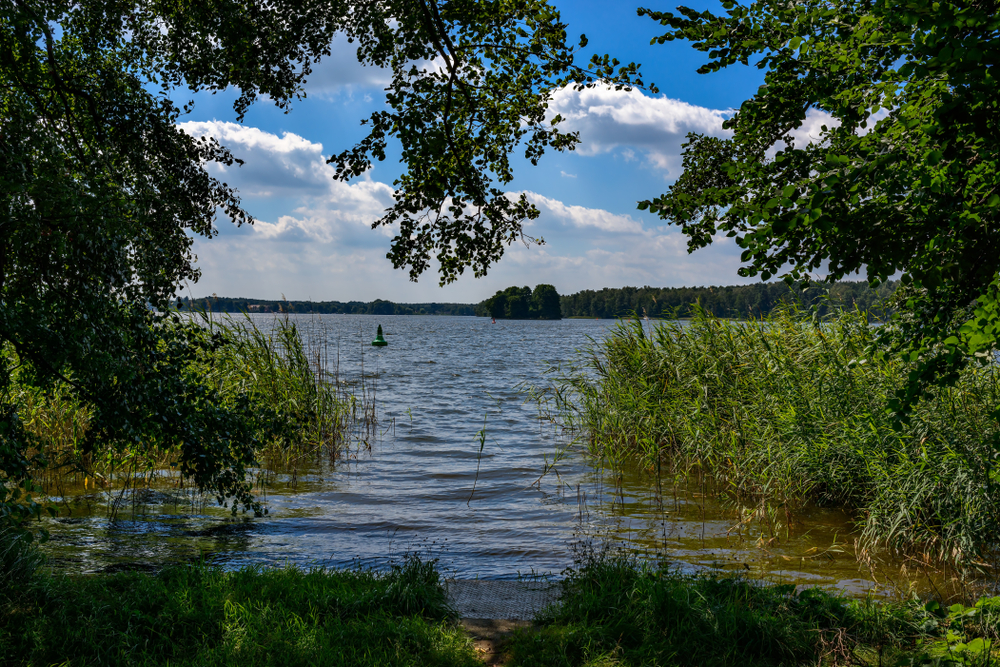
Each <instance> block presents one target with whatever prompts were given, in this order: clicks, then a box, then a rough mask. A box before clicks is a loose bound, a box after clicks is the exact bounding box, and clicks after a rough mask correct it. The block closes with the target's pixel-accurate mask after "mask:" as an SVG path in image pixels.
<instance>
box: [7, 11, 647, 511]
mask: <svg viewBox="0 0 1000 667" xmlns="http://www.w3.org/2000/svg"><path fill="white" fill-rule="evenodd" d="M338 34H341V35H347V37H348V38H350V39H352V40H354V41H355V42H356V43H357V44H358V52H357V54H358V58H359V59H360V60H361V61H362V62H364V63H367V64H371V65H378V66H383V67H388V68H390V69H391V71H392V83H391V85H390V87H389V90H388V93H389V94H388V105H387V108H386V110H384V111H380V112H378V113H376V114H374V115H373V116H372V117H371V118H370V119H368V121H367V124H368V127H369V128H370V134H369V135H368V136H367V137H366V138H365V139H364V140H363V141H362V142H360V143H359V144H358V145H357V146H355V147H354V148H353V149H350V150H348V151H345V152H344V153H341V154H340V155H337V156H334V157H332V158H331V162H332V163H334V164H335V165H336V168H337V174H338V176H339V177H340V178H344V179H347V178H351V177H354V176H357V175H360V174H362V173H363V172H364V171H365V170H366V169H368V167H369V166H370V164H371V161H372V160H381V159H384V157H385V151H386V147H387V142H388V141H390V139H393V140H398V141H399V142H400V144H401V145H402V155H403V175H402V176H401V177H400V178H399V180H398V181H397V182H396V187H397V195H396V202H395V204H394V206H393V207H392V208H391V209H390V210H389V211H387V213H386V215H385V217H383V218H382V219H381V220H379V221H377V222H376V223H375V224H376V225H379V224H398V225H399V230H400V231H399V235H398V236H397V237H396V239H395V240H394V242H393V246H392V252H391V253H390V257H391V258H392V260H393V262H394V264H395V265H396V266H397V267H409V268H410V275H411V277H412V278H413V279H416V277H417V276H419V275H420V274H421V273H423V272H424V271H426V270H427V268H428V267H429V266H430V262H431V261H432V259H434V258H436V259H437V261H438V263H439V265H440V275H441V280H442V282H448V281H451V280H454V279H455V278H456V276H457V275H458V274H460V273H462V272H463V270H464V269H465V268H466V267H470V266H471V267H472V268H473V270H474V271H475V273H476V274H477V275H482V274H484V273H485V272H486V270H487V268H488V267H489V266H490V264H491V263H492V262H495V261H496V260H497V259H499V257H500V256H501V255H502V253H503V249H504V247H505V245H507V244H509V243H512V242H513V241H514V240H517V239H522V240H525V239H527V237H526V236H525V235H524V232H523V227H522V225H523V223H524V221H525V220H528V219H531V218H533V217H536V216H537V215H538V211H537V210H536V209H535V208H534V207H533V206H532V205H530V203H528V202H527V201H526V200H525V199H524V198H523V197H522V198H520V199H517V200H512V199H510V198H508V196H507V195H506V194H505V193H504V191H503V187H502V186H503V185H504V184H506V183H508V182H509V181H510V180H511V178H512V173H511V166H510V163H509V155H510V153H511V152H512V151H514V150H519V149H521V148H523V149H524V151H525V154H526V155H527V157H528V158H529V159H530V160H532V161H536V160H537V159H538V158H539V157H540V156H541V155H542V154H543V153H544V151H545V150H546V149H549V148H554V149H559V150H563V149H568V148H571V147H572V146H573V145H574V144H575V143H576V141H577V138H576V136H575V135H573V134H566V133H562V132H560V131H559V129H558V121H559V120H560V119H559V118H558V117H556V118H548V117H547V116H546V101H547V95H548V91H549V90H551V89H552V88H553V87H556V86H562V85H567V84H572V85H578V86H586V85H593V84H594V83H595V82H596V81H597V80H599V79H607V80H609V81H610V82H611V83H613V84H614V85H619V86H626V85H630V84H632V83H636V84H640V85H641V80H639V79H638V78H637V74H638V71H637V68H636V66H635V65H634V64H630V65H626V66H621V67H619V63H618V62H617V61H615V60H612V59H610V58H608V57H604V58H595V59H594V60H593V61H592V62H591V65H590V66H589V69H588V68H584V67H581V66H579V65H577V64H575V63H574V57H575V55H576V51H577V49H578V48H579V47H582V46H584V45H585V44H586V38H585V37H581V38H580V39H579V42H578V43H579V47H577V46H573V45H572V43H571V42H569V41H567V40H568V36H567V34H566V30H565V25H564V24H563V23H561V21H560V19H559V14H558V13H557V12H556V11H555V10H554V9H552V8H551V7H550V6H549V5H548V4H547V3H546V2H545V1H544V0H452V1H444V0H388V1H387V2H379V3H373V2H330V1H329V0H267V2H263V1H261V0H217V1H213V2H203V1H201V0H171V1H170V2H166V1H163V0H130V1H125V0H0V154H2V160H0V206H2V207H3V222H2V224H0V343H2V344H3V346H4V352H3V354H2V355H0V484H2V487H3V494H2V497H0V509H2V513H3V514H5V515H18V516H21V517H23V516H25V515H26V514H27V513H31V512H32V511H35V510H37V505H34V504H32V503H31V502H30V501H29V500H27V499H26V497H25V495H24V494H25V492H26V491H28V490H30V488H31V487H30V482H29V481H28V473H29V470H30V468H31V466H32V464H33V462H32V460H31V458H30V457H29V452H30V451H31V447H30V445H31V443H30V442H29V441H28V436H27V435H26V433H25V431H24V429H23V427H22V426H21V424H20V422H19V419H18V413H17V404H16V400H15V397H14V393H13V392H14V387H13V386H12V382H13V379H12V378H13V376H12V373H13V372H14V370H15V368H16V369H17V377H18V381H23V382H29V383H32V384H37V385H42V386H45V385H46V384H50V383H53V382H59V383H64V384H65V385H67V386H69V387H71V388H72V390H73V391H74V392H76V393H77V395H78V396H79V397H80V399H81V400H84V401H86V402H87V403H89V404H91V405H92V406H93V407H94V417H93V420H92V428H91V431H90V436H89V441H88V443H87V446H88V447H91V448H93V447H97V446H102V447H109V446H114V447H140V448H141V447H146V446H151V443H158V444H159V445H160V446H174V447H177V448H179V449H180V451H181V452H182V454H183V456H182V467H183V468H184V470H185V472H187V473H188V474H190V475H192V476H193V477H194V478H195V480H196V481H197V482H198V484H199V486H201V487H202V488H204V489H210V490H212V491H214V492H215V493H216V494H217V495H218V497H219V498H220V501H221V500H224V499H225V498H229V497H233V498H236V499H237V500H239V502H240V503H242V504H243V506H244V507H247V506H254V505H253V501H252V498H251V497H250V494H249V487H248V486H247V484H246V481H245V479H244V473H245V471H246V470H247V469H248V468H249V467H250V466H252V465H253V464H254V461H253V452H254V449H255V447H256V445H257V444H258V443H260V442H261V441H262V440H265V439H266V438H268V437H271V436H272V435H273V434H274V433H275V432H276V430H278V431H280V428H281V427H280V425H276V424H273V423H271V422H270V421H269V419H268V415H267V414H266V411H263V410H261V409H260V408H259V407H257V406H255V397H254V396H253V395H250V394H248V395H245V396H242V397H235V398H233V397H230V398H229V399H226V400H223V397H221V396H220V395H218V394H217V393H215V392H213V391H212V390H211V388H210V387H208V386H206V385H205V384H204V382H203V381H202V380H201V379H200V376H199V373H197V372H194V371H193V370H192V369H196V368H197V367H198V365H199V364H202V363H205V360H206V358H207V357H206V355H210V353H211V351H212V350H213V349H215V348H217V347H218V346H219V345H223V344H225V341H222V340H219V339H218V338H217V337H212V336H208V335H207V334H206V333H205V332H204V331H202V330H200V329H198V328H197V327H196V326H195V325H193V324H191V323H186V322H184V321H181V320H178V319H176V318H174V317H170V316H167V315H163V314H158V313H166V312H168V311H169V306H170V302H171V299H172V295H173V294H174V293H175V291H176V289H177V287H178V286H179V285H180V284H181V283H182V282H183V281H186V280H196V279H197V277H198V271H197V269H196V267H195V265H194V257H193V255H192V252H191V247H192V239H193V238H194V237H195V236H202V237H211V236H213V235H214V234H215V233H216V228H215V223H216V216H217V213H218V212H220V211H221V213H222V214H223V215H224V217H225V218H227V219H228V220H230V221H231V222H233V223H235V224H237V225H239V224H245V223H247V224H248V223H252V222H253V220H252V218H251V216H250V215H249V214H248V213H247V212H246V211H244V210H243V209H242V208H241V206H240V201H239V198H238V196H237V194H236V192H234V191H233V189H232V188H230V187H228V186H227V185H226V184H225V183H221V182H219V181H218V180H216V179H214V178H212V177H211V176H210V175H209V173H208V172H207V171H206V170H205V168H204V165H205V164H206V163H209V162H216V163H222V164H225V165H232V164H234V163H238V162H239V161H238V160H237V159H236V158H235V157H234V156H233V155H232V154H230V153H229V152H228V151H227V150H226V149H225V148H224V147H222V146H220V145H219V144H218V143H216V142H215V141H213V140H211V139H208V140H201V139H195V138H192V137H190V136H188V135H186V134H184V133H183V132H181V131H180V130H178V129H177V126H176V124H177V121H178V119H179V117H180V116H181V114H182V112H184V111H185V110H187V109H188V108H189V107H184V108H181V107H180V106H179V105H178V103H177V102H176V101H175V99H176V97H177V96H178V95H187V94H190V92H192V91H219V90H225V89H229V88H233V89H235V90H237V91H238V93H239V95H238V98H237V100H236V102H235V105H234V108H235V111H236V113H237V115H238V117H239V118H241V119H242V117H243V115H244V114H245V113H246V111H247V109H248V108H249V106H250V105H251V104H253V103H254V102H255V101H256V100H257V99H258V97H261V96H266V97H267V98H269V99H271V100H273V101H274V102H275V104H277V105H278V106H279V107H280V108H285V109H287V108H289V106H290V104H291V103H292V102H293V101H294V100H295V99H296V98H297V97H300V96H301V95H303V94H304V92H303V84H304V82H305V81H306V79H307V77H308V75H309V74H310V72H311V69H312V66H313V65H314V64H315V63H316V62H317V61H318V60H320V59H321V58H323V57H326V56H328V55H329V54H330V49H329V45H330V43H331V40H332V39H333V38H334V36H335V35H338Z"/></svg>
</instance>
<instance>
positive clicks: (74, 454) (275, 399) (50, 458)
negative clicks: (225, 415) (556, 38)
mask: <svg viewBox="0 0 1000 667" xmlns="http://www.w3.org/2000/svg"><path fill="white" fill-rule="evenodd" d="M191 316H192V317H196V318H200V321H201V322H202V324H203V325H204V326H205V327H206V328H208V329H210V330H211V331H212V332H213V333H215V334H217V340H219V341H221V344H220V345H218V346H217V347H216V348H215V349H213V350H211V351H206V352H205V354H204V355H203V357H202V358H201V359H200V360H199V361H198V362H197V365H198V368H197V369H196V370H197V372H199V373H200V374H202V376H203V377H204V378H205V379H206V380H207V381H208V382H209V383H210V385H211V386H213V387H214V388H215V389H216V390H217V391H218V393H219V395H221V396H222V398H223V400H241V399H240V397H246V396H251V397H252V400H253V401H255V404H256V405H259V406H260V408H261V409H262V410H267V411H269V413H270V414H273V415H275V416H276V419H278V420H279V422H280V423H281V426H282V428H280V429H279V430H280V431H281V432H282V433H283V436H282V437H278V438H273V439H271V440H269V441H267V442H266V444H265V445H264V446H263V447H261V448H260V449H259V450H258V451H257V460H258V462H259V463H258V466H257V468H256V469H255V471H254V474H255V480H254V481H255V488H256V491H257V492H258V493H259V494H261V495H266V492H267V489H268V487H270V486H272V485H273V484H275V483H276V482H277V480H278V479H279V478H280V479H282V480H284V481H286V482H287V483H290V484H295V483H296V481H297V479H298V477H299V475H300V474H301V472H302V471H303V470H304V469H306V468H310V467H314V466H316V465H320V464H322V465H330V466H335V465H337V464H338V462H339V461H340V460H342V459H343V458H344V457H345V456H348V455H350V454H351V452H352V451H357V450H360V449H364V448H366V449H369V450H370V448H371V446H372V442H373V441H374V440H375V438H376V437H377V436H378V435H379V423H378V417H377V413H376V400H375V399H376V390H377V384H375V382H376V381H375V380H373V379H370V378H366V377H364V375H363V374H362V377H361V379H360V380H359V381H358V382H357V383H353V384H349V383H347V382H344V381H343V380H342V379H341V378H340V377H339V363H338V362H339V360H338V359H332V358H331V355H330V354H329V353H328V350H327V349H326V347H325V346H322V345H320V344H315V345H313V346H308V345H307V344H306V343H305V342H304V340H303V337H302V335H301V332H300V331H299V330H298V328H297V327H296V324H295V323H294V322H293V321H291V320H290V319H289V318H287V317H283V318H276V319H275V321H274V322H273V323H271V324H272V326H269V327H266V328H262V327H261V326H258V324H257V322H255V320H253V319H252V318H250V317H249V316H242V317H222V318H212V317H210V316H209V315H208V314H205V313H195V314H193V315H191ZM7 353H8V354H10V352H9V351H8V352H7ZM16 379H17V378H16V376H15V393H16V397H17V401H18V404H19V413H20V415H21V418H22V420H23V422H24V424H25V427H26V430H27V431H28V433H29V434H30V436H31V437H32V439H33V440H34V449H33V451H32V452H31V453H32V454H40V455H41V456H40V457H39V458H38V459H37V460H38V461H39V462H40V463H41V465H39V466H37V468H36V469H35V470H34V473H33V481H34V482H35V483H36V484H37V485H38V486H39V487H40V488H41V489H42V491H43V493H44V494H46V495H47V496H48V497H49V498H51V499H54V500H55V501H56V505H55V508H58V509H60V510H63V511H65V512H66V513H70V514H71V513H73V512H74V511H75V510H77V509H79V508H80V507H81V506H83V505H86V506H87V507H86V508H87V511H92V510H93V509H94V506H95V505H97V504H103V505H104V506H105V508H106V510H107V513H108V514H109V516H112V517H114V516H117V515H118V514H119V513H120V512H121V511H123V510H126V509H131V511H132V513H133V514H136V513H138V512H141V511H142V510H143V509H144V508H145V507H146V506H147V505H148V503H149V502H150V501H156V500H170V501H173V502H174V503H177V502H179V501H180V500H182V499H183V500H184V502H187V503H194V504H199V505H204V504H206V503H207V502H208V499H205V498H200V497H199V494H198V493H197V490H196V489H192V488H190V487H189V486H188V484H187V480H185V479H184V477H183V476H182V475H180V474H179V473H178V472H176V468H177V461H178V451H177V450H176V449H174V448H165V447H160V446H158V445H157V444H156V443H145V444H144V445H142V446H140V447H133V446H107V447H106V446H102V445H101V443H97V445H96V446H93V447H90V448H86V447H85V446H84V443H85V438H86V435H87V432H88V428H89V424H90V419H91V415H92V408H91V406H89V405H87V404H86V403H84V402H82V401H80V400H79V398H77V397H76V395H75V394H74V393H73V392H72V391H71V390H70V389H69V387H67V386H65V385H63V384H59V383H56V384H54V385H52V386H50V387H49V388H47V389H44V390H43V389H39V388H37V387H30V386H28V385H26V384H20V385H19V384H17V382H16Z"/></svg>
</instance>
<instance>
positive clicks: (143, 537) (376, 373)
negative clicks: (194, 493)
mask: <svg viewBox="0 0 1000 667" xmlns="http://www.w3.org/2000/svg"><path fill="white" fill-rule="evenodd" d="M254 318H255V320H256V322H257V323H258V325H260V326H262V327H266V326H268V325H269V323H270V322H272V321H273V319H272V318H273V316H268V315H255V316H254ZM293 318H294V321H295V322H296V324H297V325H298V327H299V329H300V330H301V331H302V333H303V335H304V337H305V339H306V341H307V343H308V344H309V345H310V346H312V347H313V348H314V349H317V348H319V349H322V350H323V352H324V354H325V355H326V357H327V358H328V359H329V360H330V362H331V363H332V364H337V366H338V375H339V377H340V378H342V379H346V380H348V381H356V380H357V379H358V378H360V377H361V375H362V373H363V374H364V376H365V383H366V385H367V387H368V388H369V389H371V388H373V387H374V388H375V389H376V403H377V406H378V415H379V420H380V429H381V435H380V436H379V437H378V438H376V439H375V441H374V442H373V443H372V448H371V451H370V452H369V451H367V450H366V449H364V448H362V449H361V450H357V449H355V450H354V454H353V455H352V456H351V457H349V459H347V460H340V461H338V462H337V463H336V464H335V465H333V464H330V463H329V462H327V463H323V464H319V463H317V464H315V465H313V466H312V467H311V468H309V469H307V470H304V471H302V472H301V473H300V474H299V475H297V477H296V479H295V480H294V483H293V480H290V479H288V478H284V480H283V481H282V482H281V483H279V484H277V485H275V486H273V487H272V488H270V489H269V490H268V494H267V497H266V501H267V506H268V508H269V515H268V516H267V517H264V518H259V519H250V518H246V517H239V516H238V517H236V518H235V519H234V518H232V517H230V515H229V513H228V512H226V511H225V510H222V509H221V508H217V507H214V506H213V505H212V504H211V503H207V504H205V503H199V502H196V499H194V498H193V497H191V498H189V499H188V500H184V499H183V498H181V499H178V497H177V495H176V494H175V495H173V496H162V497H159V501H157V497H154V498H153V502H152V503H150V504H149V505H148V506H146V508H144V509H143V510H142V512H141V513H140V514H139V515H136V516H133V515H132V514H130V513H129V512H128V511H123V512H121V514H120V518H118V519H117V520H114V521H111V520H109V519H108V518H107V517H106V513H105V512H104V510H103V507H102V505H101V502H100V501H101V498H100V497H99V496H97V495H90V496H84V500H85V502H84V503H82V504H78V505H77V506H76V509H74V512H73V516H65V515H64V516H61V517H60V518H58V519H55V520H49V521H48V526H49V528H50V530H51V533H52V538H51V540H50V542H49V543H48V544H47V545H46V549H47V550H48V551H49V553H50V554H51V556H52V557H53V558H54V562H55V563H56V564H57V565H58V566H60V567H63V568H65V569H68V570H71V571H82V572H93V571H107V570H113V569H115V568H119V567H136V566H144V565H145V566H150V567H156V566H157V565H159V564H162V563H163V562H167V561H174V560H186V559H192V558H206V559H207V560H210V561H212V562H217V563H221V564H223V565H225V566H227V567H228V566H233V567H235V566H240V565H245V564H268V565H273V564H283V563H291V564H296V565H301V566H309V565H319V564H323V565H336V566H341V565H349V564H352V563H356V562H360V563H362V564H366V565H372V566H375V567H380V566H384V564H385V563H386V562H387V561H389V560H390V559H393V558H396V559H398V558H399V557H400V556H401V555H403V554H404V553H407V552H417V553H420V554H422V555H425V556H431V557H435V558H438V559H439V566H440V567H441V569H442V571H443V572H444V573H445V574H446V575H448V576H455V577H459V578H475V577H479V578H514V577H517V576H519V575H528V574H532V573H535V574H554V575H558V573H559V572H560V571H562V570H563V569H564V568H566V567H567V566H569V565H571V564H572V562H573V558H574V553H575V551H576V549H577V547H578V546H579V545H580V544H581V543H584V542H586V541H587V540H588V539H592V538H594V537H599V538H610V539H611V540H613V541H617V542H619V543H624V544H626V545H628V546H629V548H632V549H635V550H638V551H646V552H653V551H655V552H656V553H658V554H659V556H658V557H660V558H665V559H666V560H668V561H671V562H674V563H675V564H676V565H677V566H678V567H682V568H685V569H697V568H721V569H725V570H736V571H740V572H750V573H753V574H755V575H763V576H767V577H773V578H776V579H782V580H790V581H794V582H797V583H806V584H817V585H822V586H829V587H837V588H840V589H843V590H846V591H850V592H861V591H864V590H867V589H868V588H871V587H872V586H873V585H874V582H875V581H878V582H882V583H884V582H885V581H886V580H887V579H889V580H892V579H896V578H899V576H900V575H899V570H898V568H897V567H895V566H893V565H891V564H890V565H885V566H880V569H878V570H877V571H875V572H872V571H871V570H870V569H868V568H865V567H861V566H860V565H859V564H858V561H857V559H856V558H855V556H854V554H853V543H852V541H851V539H850V537H849V536H848V535H847V531H848V530H849V527H850V525H849V522H848V517H846V516H844V515H843V514H842V513H840V512H837V511H833V510H822V509H811V510H806V511H804V512H801V513H799V514H797V515H796V516H795V517H793V519H792V520H791V521H788V520H784V519H783V518H780V517H779V519H780V520H779V521H778V525H775V524H774V523H770V524H767V525H765V524H762V523H760V522H751V523H750V524H748V525H746V526H743V527H742V528H739V526H738V524H739V522H738V521H737V518H736V517H737V510H736V509H735V508H733V507H729V506H726V505H725V504H724V503H723V502H720V500H719V499H718V498H717V497H716V495H715V494H713V493H711V492H709V490H708V489H704V488H700V487H699V486H698V483H697V481H694V480H683V481H681V482H680V483H678V484H677V485H676V486H672V487H670V488H665V489H663V490H662V492H661V493H660V494H659V495H657V494H655V493H653V484H652V480H651V478H650V477H649V476H648V475H646V474H645V473H643V472H642V471H638V470H632V471H627V472H626V473H625V474H624V475H622V476H620V477H617V478H616V477H614V476H612V475H608V474H605V473H603V472H602V471H601V470H600V469H599V468H597V467H595V466H594V465H592V463H591V462H589V461H588V459H587V458H586V457H585V456H583V455H582V454H580V453H579V451H577V450H578V448H576V449H574V450H573V453H571V454H570V455H569V456H567V457H566V458H564V459H562V460H561V461H560V462H559V464H558V465H557V467H556V469H555V470H554V471H551V472H549V473H548V474H547V475H545V476H544V477H542V478H541V479H539V478H540V475H541V474H542V472H543V470H544V467H545V463H546V461H547V460H549V461H551V460H552V457H553V454H554V452H556V451H557V450H559V449H561V448H565V447H566V445H567V444H568V443H569V442H570V440H569V436H568V435H567V434H564V433H562V432H561V430H560V429H559V428H558V427H556V426H555V425H554V424H553V423H551V422H550V421H547V420H544V419H540V418H539V412H538V409H537V407H536V406H535V405H534V404H533V403H531V402H530V401H526V396H525V394H524V393H523V392H521V391H520V390H519V389H518V387H519V386H521V385H523V384H524V383H528V384H536V385H541V384H544V383H545V377H544V375H543V371H544V370H545V369H546V368H548V367H550V366H551V365H553V364H564V363H566V362H568V361H570V360H571V359H572V358H573V356H574V355H575V354H576V351H577V350H578V349H580V348H581V347H583V346H585V345H586V344H587V342H588V339H590V338H594V339H600V338H601V337H602V336H604V335H605V333H606V332H607V330H608V329H609V327H612V326H614V325H615V323H614V322H612V321H608V320H602V321H594V320H562V321H556V322H534V321H500V322H498V323H497V324H491V323H490V321H489V320H488V319H483V318H471V317H434V316H353V315H325V316H313V315H298V316H293ZM379 324H381V325H382V327H383V329H384V332H385V337H386V339H387V340H388V341H389V345H388V347H385V348H373V347H371V346H370V341H371V340H372V339H373V338H374V334H375V329H376V327H377V325H379ZM483 433H485V445H484V447H483V449H482V453H481V454H480V445H481V443H482V442H483V440H482V434H483ZM473 489H474V492H473ZM77 500H79V498H77ZM88 508H89V509H88ZM574 545H576V546H574Z"/></svg>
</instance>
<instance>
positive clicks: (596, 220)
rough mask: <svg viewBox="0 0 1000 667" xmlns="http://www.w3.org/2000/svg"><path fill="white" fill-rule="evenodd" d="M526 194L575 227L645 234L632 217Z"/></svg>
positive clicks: (533, 202)
mask: <svg viewBox="0 0 1000 667" xmlns="http://www.w3.org/2000/svg"><path fill="white" fill-rule="evenodd" d="M525 194H526V195H527V197H528V201H530V202H531V203H532V204H534V205H535V206H538V207H540V208H542V209H544V210H548V211H549V212H550V213H551V214H552V215H553V216H555V217H556V218H558V219H560V220H563V221H565V222H568V223H570V224H571V225H573V226H574V227H578V228H588V227H589V228H592V229H597V230H600V231H602V232H611V233H619V234H621V233H624V234H641V233H642V232H643V228H642V223H640V222H639V221H638V220H635V219H633V218H632V216H630V215H616V214H614V213H610V212H608V211H605V210H604V209H600V208H585V207H583V206H572V205H567V204H564V203H563V202H561V201H558V200H555V199H550V198H548V197H545V196H543V195H540V194H537V193H535V192H526V193H525Z"/></svg>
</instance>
